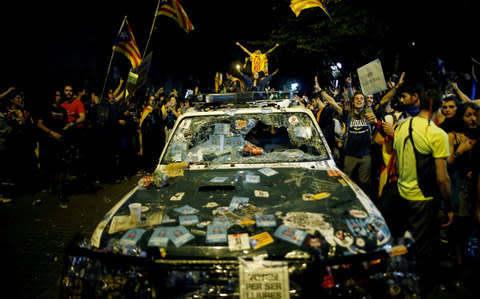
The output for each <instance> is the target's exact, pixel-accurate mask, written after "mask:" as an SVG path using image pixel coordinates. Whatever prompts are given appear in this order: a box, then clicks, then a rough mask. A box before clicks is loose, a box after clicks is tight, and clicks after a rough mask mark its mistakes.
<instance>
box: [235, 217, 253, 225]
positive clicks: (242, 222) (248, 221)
mask: <svg viewBox="0 0 480 299" xmlns="http://www.w3.org/2000/svg"><path fill="white" fill-rule="evenodd" d="M237 224H238V225H254V224H255V220H252V219H248V218H242V219H241V220H240V221H239V222H237Z"/></svg>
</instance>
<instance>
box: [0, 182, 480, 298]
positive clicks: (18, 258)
mask: <svg viewBox="0 0 480 299" xmlns="http://www.w3.org/2000/svg"><path fill="white" fill-rule="evenodd" d="M139 179H140V177H139V176H132V177H130V178H127V179H124V180H123V181H122V182H121V183H120V184H94V185H93V188H92V189H91V190H89V191H85V190H83V191H81V190H76V191H75V192H74V194H72V195H70V196H69V200H70V202H69V203H68V204H67V206H62V205H61V204H60V201H59V200H58V199H57V198H56V197H55V196H54V195H52V194H49V193H42V192H39V193H36V194H35V193H29V192H25V193H23V194H20V195H18V196H16V197H14V198H13V201H12V202H11V203H7V204H2V205H1V206H0V221H1V225H0V231H1V237H0V248H1V260H2V263H1V265H2V268H1V269H2V272H3V275H2V276H3V277H4V278H3V279H0V281H1V283H0V287H1V290H2V298H49V299H50V298H59V292H60V283H61V278H62V270H63V266H64V261H65V255H66V248H67V246H68V244H69V243H70V242H71V241H72V240H73V239H74V238H75V237H76V236H78V234H81V235H83V236H86V237H90V235H91V233H92V231H93V230H94V229H95V227H96V225H97V223H98V222H99V221H100V220H101V219H102V218H103V216H104V215H105V214H106V213H107V212H108V211H109V210H110V208H111V207H112V206H113V205H114V204H115V203H116V201H118V200H119V199H121V198H122V197H123V195H125V194H126V193H128V191H130V190H131V188H133V187H134V186H135V185H136V184H137V182H138V180H139ZM445 269H446V270H445V272H444V274H445V275H451V274H452V273H448V272H449V270H448V267H447V268H445ZM461 274H462V276H463V277H458V278H457V279H455V281H453V280H452V282H451V283H450V284H448V283H447V284H441V285H438V286H437V287H436V289H435V290H434V291H433V293H431V294H429V295H428V296H426V297H427V298H478V297H477V295H478V292H479V291H480V285H479V284H478V280H476V278H475V277H478V274H479V265H478V262H477V263H475V264H470V265H467V266H466V267H465V271H463V272H462V273H461ZM442 275H443V274H441V276H442ZM455 282H457V283H460V284H461V285H460V287H458V286H455ZM4 294H10V295H9V296H4Z"/></svg>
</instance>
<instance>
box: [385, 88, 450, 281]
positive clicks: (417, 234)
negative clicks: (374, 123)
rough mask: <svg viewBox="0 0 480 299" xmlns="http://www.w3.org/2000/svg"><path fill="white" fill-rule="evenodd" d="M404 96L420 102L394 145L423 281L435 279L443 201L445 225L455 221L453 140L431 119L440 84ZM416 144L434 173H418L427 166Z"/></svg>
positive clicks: (406, 220) (399, 129)
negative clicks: (449, 160)
mask: <svg viewBox="0 0 480 299" xmlns="http://www.w3.org/2000/svg"><path fill="white" fill-rule="evenodd" d="M400 97H403V98H406V97H409V98H410V100H412V101H415V102H418V103H419V104H420V112H419V113H418V115H417V116H415V117H411V118H410V119H408V120H406V121H404V122H403V123H402V124H400V125H399V126H397V128H396V129H395V136H394V139H393V149H394V150H395V151H396V154H397V169H398V192H399V195H400V198H399V199H398V200H399V201H401V205H402V207H403V208H404V210H402V215H403V219H404V221H403V225H404V226H405V229H406V230H409V231H410V232H411V233H412V235H413V238H414V240H415V243H416V254H417V272H418V273H419V275H420V279H421V283H422V282H429V281H432V275H434V274H435V265H438V262H437V261H436V260H435V258H436V254H437V253H438V252H437V250H436V249H437V247H438V245H439V243H438V242H439V232H440V223H439V222H438V221H437V219H438V215H439V209H440V208H441V202H443V209H444V210H445V211H446V214H447V215H448V221H447V223H444V224H442V226H448V225H450V224H451V223H452V221H453V208H452V202H451V196H450V178H449V176H448V172H447V158H448V157H449V155H450V153H449V144H448V136H447V133H446V132H445V131H443V130H442V129H440V128H439V127H437V126H436V125H435V124H434V122H433V121H432V120H431V119H432V112H433V111H437V110H438V108H439V105H440V101H441V100H440V92H438V91H437V90H436V88H429V89H425V88H423V87H420V88H419V87H418V86H415V85H409V86H406V87H404V88H403V89H402V92H401V95H400ZM412 140H413V141H412ZM412 142H413V143H412ZM414 146H415V149H416V150H417V152H418V153H420V154H423V155H425V156H429V157H430V159H431V161H430V162H429V164H427V165H430V166H432V167H433V166H434V167H435V170H434V172H433V173H432V174H431V177H430V176H428V174H426V173H417V170H418V171H419V172H421V171H423V170H425V169H426V168H427V167H423V168H417V164H418V163H419V162H420V156H419V155H418V154H416V153H415V152H414ZM417 160H418V161H417ZM432 164H434V165H432ZM425 185H427V186H425ZM431 190H433V191H431ZM398 212H399V213H400V211H398Z"/></svg>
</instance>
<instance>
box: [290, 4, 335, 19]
mask: <svg viewBox="0 0 480 299" xmlns="http://www.w3.org/2000/svg"><path fill="white" fill-rule="evenodd" d="M312 7H320V8H321V9H323V11H324V12H325V13H326V14H327V16H328V17H329V18H330V20H331V19H332V17H331V16H330V14H329V13H328V11H327V8H326V7H325V5H323V3H322V2H321V1H320V0H292V1H291V2H290V8H291V9H292V11H293V12H294V13H295V16H297V17H298V16H299V15H300V13H301V12H302V10H304V9H307V8H312Z"/></svg>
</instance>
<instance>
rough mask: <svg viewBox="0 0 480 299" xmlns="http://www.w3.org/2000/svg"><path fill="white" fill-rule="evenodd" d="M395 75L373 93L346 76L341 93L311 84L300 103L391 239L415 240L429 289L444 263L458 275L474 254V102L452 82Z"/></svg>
mask: <svg viewBox="0 0 480 299" xmlns="http://www.w3.org/2000/svg"><path fill="white" fill-rule="evenodd" d="M392 77H393V76H392ZM397 78H398V80H397V81H393V80H390V81H389V82H388V84H387V85H388V87H389V88H388V89H387V90H386V91H383V92H380V93H377V94H373V95H372V94H370V95H364V94H363V93H362V92H361V89H360V88H358V87H357V88H355V87H354V86H352V82H351V78H347V80H346V84H345V89H344V90H343V92H342V93H340V92H339V91H338V90H333V92H332V91H328V90H325V89H323V88H322V87H321V86H320V85H319V84H318V80H317V78H315V81H314V86H315V93H314V96H313V98H312V100H309V99H308V97H303V98H302V97H298V99H299V101H300V102H301V103H303V104H304V105H305V106H307V107H309V108H310V109H312V110H313V111H314V113H315V114H316V116H317V120H318V121H319V125H320V127H321V128H322V130H323V132H324V134H325V137H326V139H327V142H328V144H329V146H330V148H331V149H332V150H333V153H334V154H335V159H336V160H337V164H338V165H340V167H341V168H342V169H343V171H344V172H345V173H346V174H347V175H348V176H349V177H350V178H352V179H353V180H354V181H355V182H356V183H357V184H358V185H359V187H360V188H362V190H363V191H364V192H365V193H366V194H367V195H369V197H370V198H371V199H372V200H373V202H374V203H375V204H376V205H377V206H378V208H379V209H380V211H381V212H382V214H383V216H384V217H385V219H386V221H387V223H388V225H389V228H390V230H391V232H392V235H393V236H394V237H395V238H396V239H398V238H401V237H402V236H404V235H405V232H408V233H409V234H411V235H412V236H413V238H414V240H415V242H416V251H415V252H416V256H417V270H418V273H419V276H420V278H421V280H420V281H421V283H422V284H423V286H424V287H426V288H428V287H431V285H429V284H431V283H434V282H435V281H437V280H436V278H438V276H437V275H439V274H438V273H439V272H438V270H439V262H440V261H441V260H442V258H443V259H447V260H448V259H449V258H451V261H452V264H453V265H454V267H453V269H454V270H458V271H461V269H462V267H463V266H464V265H465V264H466V263H468V261H472V260H475V259H476V258H478V228H479V227H480V226H479V225H480V167H479V165H480V163H479V162H480V161H479V157H480V146H479V145H477V144H478V143H479V141H480V106H479V104H480V100H478V99H470V97H469V96H467V95H466V94H465V93H464V92H463V91H462V90H461V89H460V88H459V86H458V84H457V83H456V82H455V81H447V82H443V84H442V82H441V79H439V78H438V77H437V78H436V77H434V76H428V77H427V78H425V79H422V80H418V79H416V80H411V82H408V79H407V78H408V75H406V74H405V73H402V74H401V75H400V76H399V77H397ZM442 86H443V88H442ZM332 120H333V121H332ZM443 244H447V245H446V246H442V245H443ZM445 248H446V250H442V249H445ZM458 273H460V272H457V271H452V272H451V273H450V274H451V276H449V278H451V279H452V280H453V281H455V280H456V279H458V276H456V275H458Z"/></svg>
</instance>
